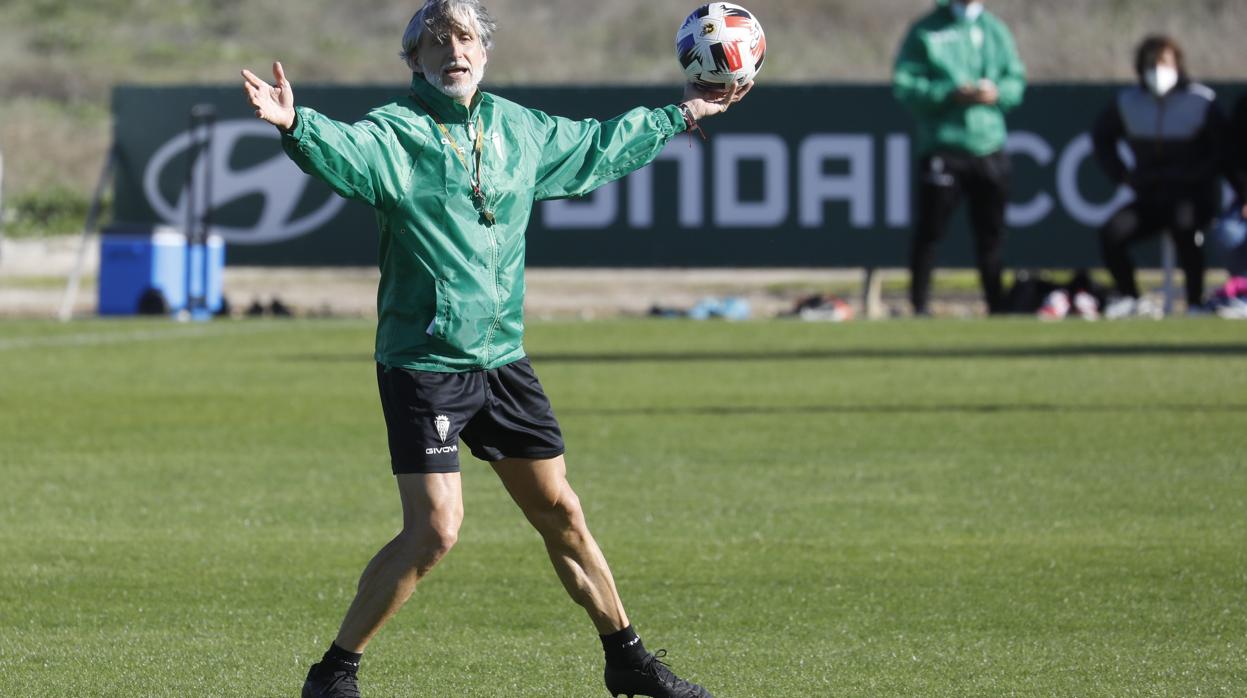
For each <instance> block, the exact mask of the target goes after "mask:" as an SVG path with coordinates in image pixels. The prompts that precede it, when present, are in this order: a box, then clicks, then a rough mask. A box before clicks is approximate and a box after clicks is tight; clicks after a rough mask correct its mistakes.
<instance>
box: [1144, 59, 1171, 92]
mask: <svg viewBox="0 0 1247 698" xmlns="http://www.w3.org/2000/svg"><path fill="white" fill-rule="evenodd" d="M1143 83H1144V84H1145V85H1147V89H1148V90H1150V91H1151V92H1152V94H1154V95H1156V96H1157V97H1164V96H1165V95H1167V94H1169V92H1170V90H1172V89H1173V88H1175V87H1177V86H1178V69H1177V68H1174V67H1173V66H1169V65H1158V66H1156V67H1155V68H1150V69H1148V70H1146V71H1144V72H1143Z"/></svg>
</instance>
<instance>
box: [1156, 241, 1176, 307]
mask: <svg viewBox="0 0 1247 698" xmlns="http://www.w3.org/2000/svg"><path fill="white" fill-rule="evenodd" d="M1176 258H1177V250H1175V249H1174V246H1173V240H1172V239H1171V238H1170V237H1169V236H1168V235H1165V236H1162V237H1161V242H1160V264H1161V268H1162V271H1163V274H1164V277H1163V278H1164V281H1163V283H1162V293H1163V294H1164V303H1163V305H1162V308H1163V310H1162V312H1164V314H1165V317H1169V316H1170V315H1173V302H1174V299H1175V298H1176V297H1177V295H1178V291H1177V288H1176V285H1175V284H1174V273H1173V272H1174V267H1176V266H1177V259H1176Z"/></svg>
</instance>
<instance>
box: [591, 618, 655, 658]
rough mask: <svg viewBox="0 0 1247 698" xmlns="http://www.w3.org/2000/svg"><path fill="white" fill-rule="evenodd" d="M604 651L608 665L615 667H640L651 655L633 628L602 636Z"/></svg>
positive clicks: (629, 627)
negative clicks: (646, 657)
mask: <svg viewBox="0 0 1247 698" xmlns="http://www.w3.org/2000/svg"><path fill="white" fill-rule="evenodd" d="M600 637H601V638H602V649H603V650H605V651H606V663H607V664H610V665H613V666H628V667H639V666H641V662H642V661H644V659H645V656H646V655H647V654H649V653H648V652H646V651H645V645H643V644H642V643H641V638H640V637H638V636H637V634H636V631H635V630H633V629H632V626H631V625H629V626H628V627H626V628H624V629H623V630H620V631H619V632H617V633H611V634H610V635H602V636H600Z"/></svg>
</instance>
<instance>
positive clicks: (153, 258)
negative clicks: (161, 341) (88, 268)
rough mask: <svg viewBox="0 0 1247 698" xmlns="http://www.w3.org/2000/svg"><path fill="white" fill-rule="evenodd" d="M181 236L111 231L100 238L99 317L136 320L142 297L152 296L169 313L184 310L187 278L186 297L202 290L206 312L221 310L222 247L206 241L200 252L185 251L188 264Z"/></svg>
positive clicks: (164, 229) (166, 231)
mask: <svg viewBox="0 0 1247 698" xmlns="http://www.w3.org/2000/svg"><path fill="white" fill-rule="evenodd" d="M186 247H187V246H186V236H185V235H183V234H182V232H181V231H179V230H178V229H176V228H173V227H170V226H163V225H157V226H113V227H110V228H107V229H105V230H104V232H103V234H102V235H101V236H100V280H99V314H100V315H136V314H138V312H139V302H140V300H141V299H142V298H143V296H144V294H149V295H150V292H152V291H155V292H158V293H159V294H160V295H161V296H162V297H163V298H164V301H165V304H166V305H167V306H168V309H169V311H170V312H178V311H181V310H184V309H186V301H187V298H186V296H187V283H186V279H187V278H188V277H187V275H188V273H189V275H190V276H189V278H190V280H191V286H192V292H193V293H200V292H201V290H203V289H204V287H205V278H204V277H205V272H206V276H207V279H206V287H207V292H206V293H205V294H204V296H205V298H204V301H205V304H206V305H207V310H208V312H211V313H216V312H218V311H220V309H221V306H222V289H223V283H222V282H223V276H224V269H225V243H224V241H222V239H221V238H220V236H216V235H214V236H210V237H209V239H208V244H207V250H206V254H207V263H206V264H205V262H204V254H205V250H204V248H203V247H196V248H194V249H192V250H191V254H190V260H189V264H188V260H187V254H186Z"/></svg>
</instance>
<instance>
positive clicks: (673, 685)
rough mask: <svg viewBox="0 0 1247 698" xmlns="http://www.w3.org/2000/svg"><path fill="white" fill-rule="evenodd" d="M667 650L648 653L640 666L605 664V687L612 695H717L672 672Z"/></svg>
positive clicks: (697, 697) (678, 697) (665, 697)
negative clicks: (622, 666) (666, 661)
mask: <svg viewBox="0 0 1247 698" xmlns="http://www.w3.org/2000/svg"><path fill="white" fill-rule="evenodd" d="M666 656H667V650H658V651H657V652H655V653H654V654H650V655H646V656H645V661H643V662H642V663H641V666H640V667H639V668H620V667H614V666H611V665H610V664H607V665H606V690H608V691H610V693H611V696H621V695H622V696H629V698H631V697H632V696H650V697H651V698H714V696H712V695H710V691H707V690H706V689H704V688H702V687H701V686H698V685H697V684H695V683H689V682H688V681H685V680H684V679H682V678H680V677H679V676H676V675H675V674H673V673H671V670H670V669H668V668H667V665H666V663H665V662H663V661H662V659H663V657H666Z"/></svg>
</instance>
